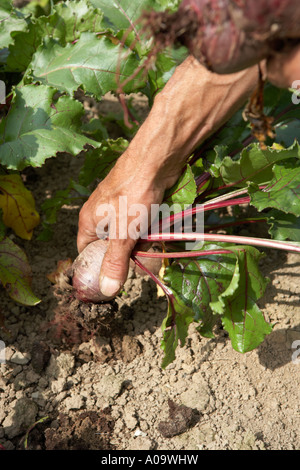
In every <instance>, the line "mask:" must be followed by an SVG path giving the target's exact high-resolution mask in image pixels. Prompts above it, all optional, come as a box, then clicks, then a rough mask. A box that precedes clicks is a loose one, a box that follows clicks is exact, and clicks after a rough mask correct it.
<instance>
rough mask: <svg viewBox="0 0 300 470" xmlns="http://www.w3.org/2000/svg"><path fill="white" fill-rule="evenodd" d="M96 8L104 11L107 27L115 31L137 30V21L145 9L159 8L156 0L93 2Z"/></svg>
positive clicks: (101, 0) (95, 0)
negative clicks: (131, 28)
mask: <svg viewBox="0 0 300 470" xmlns="http://www.w3.org/2000/svg"><path fill="white" fill-rule="evenodd" d="M91 3H92V4H93V5H94V7H95V8H99V9H100V10H102V11H103V13H104V15H105V20H106V26H107V27H111V28H113V29H114V31H119V30H120V29H128V28H129V27H131V26H134V28H137V27H138V25H136V24H135V23H136V21H137V20H138V19H139V18H140V15H141V13H142V11H143V10H145V9H153V8H155V6H156V7H157V4H156V1H155V0H113V1H112V0H91Z"/></svg>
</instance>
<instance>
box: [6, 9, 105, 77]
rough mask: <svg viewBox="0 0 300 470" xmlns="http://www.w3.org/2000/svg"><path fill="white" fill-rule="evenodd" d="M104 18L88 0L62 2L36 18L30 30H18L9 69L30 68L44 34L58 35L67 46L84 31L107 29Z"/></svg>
mask: <svg viewBox="0 0 300 470" xmlns="http://www.w3.org/2000/svg"><path fill="white" fill-rule="evenodd" d="M102 19H103V14H102V13H101V12H100V11H99V10H97V9H94V8H93V7H91V5H90V4H89V2H87V1H86V0H80V1H78V2H73V1H72V2H71V1H66V2H61V3H58V4H57V5H55V7H54V10H53V13H52V14H51V15H49V16H41V17H39V18H36V19H35V18H32V19H31V21H30V22H29V24H28V28H27V30H26V31H21V32H17V33H15V35H14V44H12V45H10V47H9V56H8V59H7V67H6V70H8V71H13V72H18V71H19V72H20V71H21V72H22V71H24V70H26V68H27V67H28V65H29V63H30V62H31V60H32V56H33V54H34V53H35V52H36V50H37V48H38V47H39V46H40V44H41V43H42V39H43V37H50V38H53V39H56V40H57V41H58V42H59V43H60V44H61V45H62V46H65V45H66V44H67V43H69V42H73V41H75V40H77V39H78V38H79V37H80V34H81V33H82V32H86V31H88V32H90V33H93V32H95V33H99V32H101V31H103V30H104V27H103V24H102Z"/></svg>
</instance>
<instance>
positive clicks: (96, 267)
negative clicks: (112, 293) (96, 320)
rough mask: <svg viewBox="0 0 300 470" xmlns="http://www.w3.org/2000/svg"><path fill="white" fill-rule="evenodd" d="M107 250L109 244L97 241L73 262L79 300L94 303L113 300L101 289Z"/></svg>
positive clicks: (75, 286) (73, 275)
mask: <svg viewBox="0 0 300 470" xmlns="http://www.w3.org/2000/svg"><path fill="white" fill-rule="evenodd" d="M106 249H107V244H106V243H105V242H104V241H103V240H97V241H95V242H92V243H90V244H89V245H87V246H86V248H85V249H84V250H83V251H82V252H81V253H80V254H79V255H78V256H77V258H76V259H75V261H74V262H73V265H72V285H73V287H74V289H75V290H76V297H77V299H78V300H81V301H83V302H93V303H99V302H103V301H108V300H111V299H109V298H108V297H105V296H103V295H102V294H101V292H100V287H99V278H100V270H101V266H102V261H103V258H104V255H105V252H106Z"/></svg>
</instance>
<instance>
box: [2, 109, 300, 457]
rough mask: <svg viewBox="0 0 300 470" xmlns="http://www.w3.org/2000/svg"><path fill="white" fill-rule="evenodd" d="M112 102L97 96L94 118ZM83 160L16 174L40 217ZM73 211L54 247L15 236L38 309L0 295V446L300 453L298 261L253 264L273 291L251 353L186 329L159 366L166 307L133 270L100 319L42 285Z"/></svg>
mask: <svg viewBox="0 0 300 470" xmlns="http://www.w3.org/2000/svg"><path fill="white" fill-rule="evenodd" d="M115 105H116V104H115V103H114V102H113V103H112V102H111V100H104V101H103V102H102V103H101V109H100V111H101V112H102V111H103V112H104V111H107V110H110V109H111V106H115ZM85 106H86V108H87V109H89V112H90V113H95V112H99V109H96V110H95V109H94V108H93V106H92V104H91V103H90V102H86V103H85ZM105 107H107V109H105ZM139 110H140V111H141V112H142V113H145V112H146V110H145V108H143V107H141V106H140V105H139ZM81 164H82V157H81V156H79V157H76V158H74V157H70V156H67V155H60V156H58V157H57V158H56V159H50V160H48V161H47V163H46V164H45V166H44V167H43V168H41V169H38V170H34V171H33V170H30V171H27V172H25V174H26V185H27V187H28V188H29V189H31V190H32V192H33V193H34V196H35V199H36V201H37V206H38V209H39V208H40V204H41V203H42V202H43V200H44V199H45V197H46V196H50V195H51V193H53V192H55V191H56V190H58V189H64V188H65V187H66V186H67V184H68V181H69V177H72V178H74V179H75V178H76V175H77V174H78V171H79V169H80V166H81ZM79 208H80V207H79V206H72V207H67V206H64V208H63V209H62V210H61V212H60V214H59V217H58V223H57V225H56V227H55V233H54V236H53V239H52V240H51V241H49V242H46V243H45V242H42V241H37V240H35V239H34V240H32V241H30V242H20V241H19V240H18V243H20V244H21V245H22V246H23V247H24V249H25V250H26V253H27V255H28V258H29V261H30V264H31V266H32V269H33V290H34V292H35V293H36V295H38V296H39V297H40V298H41V299H42V302H41V303H40V304H39V305H37V306H35V307H32V308H28V307H24V306H20V305H17V304H16V303H14V302H13V301H11V300H10V299H9V298H8V297H7V295H6V293H5V291H4V290H1V298H0V309H1V310H0V312H1V320H2V321H3V320H4V321H5V328H3V327H2V328H1V330H0V335H1V339H2V340H3V341H4V342H5V345H6V363H5V364H0V372H1V373H0V444H1V446H3V447H4V448H5V449H9V450H12V449H23V448H24V446H25V445H26V442H27V448H28V449H47V450H52V449H68V450H73V449H90V450H92V449H115V450H151V449H156V450H196V451H199V450H206V449H211V450H218V449H232V450H239V449H243V450H248V449H251V450H264V449H266V450H296V449H299V448H300V405H299V403H300V402H299V398H300V397H299V391H300V354H299V357H298V354H297V350H296V349H293V347H292V346H293V345H294V346H295V343H294V342H295V341H299V340H300V304H299V295H300V284H299V276H300V257H299V256H298V255H295V254H290V255H288V256H287V255H285V254H283V253H280V252H275V251H268V252H266V257H265V258H264V259H263V261H262V265H261V268H262V271H263V273H264V274H265V275H266V276H268V277H269V278H270V285H269V287H268V289H267V292H266V295H265V296H264V298H263V299H262V300H261V302H260V307H261V308H262V309H263V311H264V313H265V316H266V317H267V319H268V320H269V321H271V322H272V323H273V324H274V330H273V332H272V333H271V334H270V335H269V336H268V337H267V338H266V339H265V341H264V342H263V344H262V345H261V346H260V347H259V348H258V349H257V350H255V351H252V352H249V353H247V354H244V355H241V354H239V353H237V352H235V351H234V350H233V349H232V347H231V344H230V341H229V339H228V336H227V334H226V332H224V331H223V330H222V328H221V327H217V328H216V331H215V333H216V337H215V339H204V338H201V337H200V336H199V334H198V333H197V331H196V328H195V325H192V326H191V327H190V334H189V339H188V341H187V344H186V346H185V347H184V348H179V349H178V351H177V358H176V360H175V361H174V363H172V364H171V365H170V366H168V367H167V368H166V369H165V370H162V368H161V360H162V356H163V353H162V350H161V349H160V342H161V338H162V333H161V323H162V320H163V318H164V317H165V315H166V309H167V303H166V299H165V298H162V297H158V295H157V290H156V287H155V285H154V283H153V281H152V280H151V279H148V278H142V277H139V276H137V275H136V274H134V273H133V272H132V271H130V274H129V278H128V281H127V282H126V285H125V286H124V292H123V294H122V295H121V296H119V297H118V298H116V300H115V301H114V302H112V303H111V304H109V305H106V306H103V307H102V310H101V311H100V310H99V309H98V307H97V308H96V307H94V308H90V307H86V306H85V307H84V308H82V309H80V308H79V307H78V305H75V304H74V299H73V300H72V298H71V297H68V296H61V292H60V291H59V289H58V288H56V287H54V286H53V285H52V284H51V283H50V281H49V280H48V278H47V274H49V273H51V272H52V271H54V270H55V268H56V265H57V262H58V261H59V260H63V259H67V258H69V257H70V258H72V259H74V258H75V257H76V254H77V253H76V233H77V221H78V212H79ZM39 230H40V229H39V228H38V229H37V230H36V235H38V233H39ZM252 230H253V229H252ZM243 233H244V231H243ZM76 309H77V310H76ZM75 310H76V312H77V316H76V317H75V318H74V316H73V317H72V315H71V313H72V312H74V311H75ZM298 349H300V347H299V345H298ZM293 354H294V355H293ZM298 362H299V363H298ZM26 437H28V441H26V440H25V439H26Z"/></svg>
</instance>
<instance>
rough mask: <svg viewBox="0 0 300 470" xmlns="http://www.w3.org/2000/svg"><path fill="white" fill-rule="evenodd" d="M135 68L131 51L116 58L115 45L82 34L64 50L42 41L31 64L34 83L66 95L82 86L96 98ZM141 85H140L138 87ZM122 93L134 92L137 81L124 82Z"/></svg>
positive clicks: (59, 46) (141, 83) (113, 87)
mask: <svg viewBox="0 0 300 470" xmlns="http://www.w3.org/2000/svg"><path fill="white" fill-rule="evenodd" d="M119 66H120V67H119ZM138 66H139V59H138V57H137V56H136V55H135V53H134V52H128V51H126V57H124V55H122V56H120V51H119V44H114V43H113V42H112V41H111V40H110V39H108V38H106V37H101V38H98V37H97V36H96V35H95V34H92V33H82V34H81V36H80V38H79V40H78V41H77V42H76V44H67V45H66V46H65V47H62V46H61V45H60V44H59V43H57V42H56V41H55V40H53V39H47V40H45V42H44V44H43V45H42V46H40V47H39V48H38V50H37V52H36V54H35V55H34V58H33V61H32V64H31V67H32V74H33V80H34V81H35V82H41V83H44V84H47V85H50V86H52V87H54V88H56V89H58V90H60V91H66V92H67V93H69V94H70V95H73V93H74V92H75V91H76V90H77V89H78V88H79V87H82V88H83V89H84V90H85V92H86V93H87V94H90V95H93V96H95V97H96V98H97V99H99V98H101V97H102V96H103V95H104V94H105V93H107V92H108V91H115V90H117V88H118V86H119V83H118V80H117V77H118V78H119V79H120V81H121V82H123V81H124V80H126V79H127V78H128V77H131V75H132V74H133V72H134V71H135V69H136V68H137V67H138ZM143 85H144V84H143V82H140V84H139V86H140V87H142V86H143ZM123 91H124V92H125V93H130V92H131V91H135V92H136V91H137V81H135V82H133V81H130V82H129V83H127V85H126V86H125V87H124V90H123Z"/></svg>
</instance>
